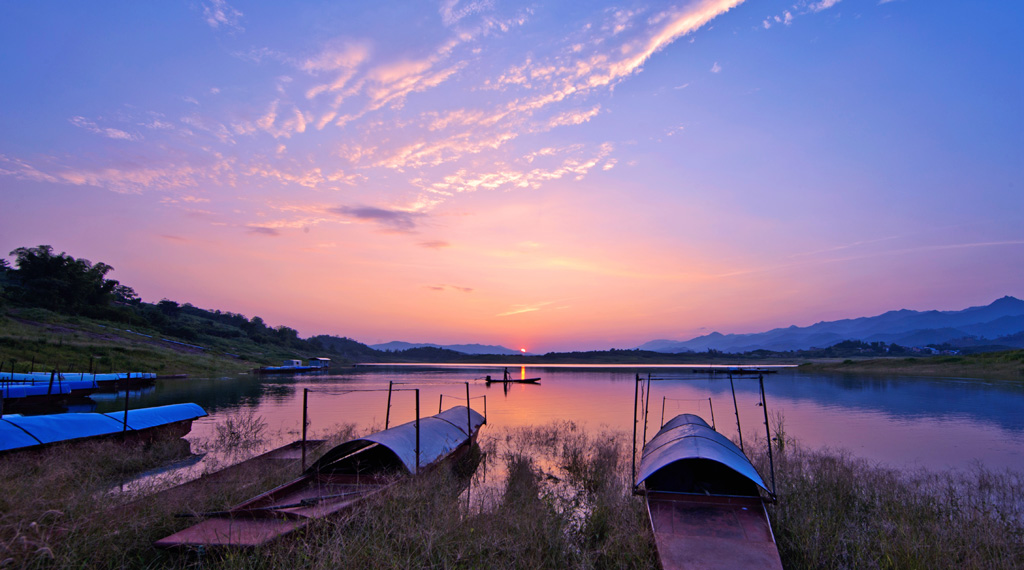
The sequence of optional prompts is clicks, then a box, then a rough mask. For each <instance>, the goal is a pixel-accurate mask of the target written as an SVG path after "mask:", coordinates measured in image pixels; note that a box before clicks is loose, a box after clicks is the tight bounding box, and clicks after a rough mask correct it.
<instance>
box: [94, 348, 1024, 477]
mask: <svg viewBox="0 0 1024 570" xmlns="http://www.w3.org/2000/svg"><path fill="white" fill-rule="evenodd" d="M503 368H504V365H496V366H372V367H371V366H359V367H355V368H351V369H347V370H345V371H344V372H343V373H341V374H334V375H310V376H301V375H300V376H291V377H288V376H273V377H263V378H259V377H255V376H249V375H240V376H238V377H230V378H194V379H173V380H161V381H158V382H157V384H156V385H155V387H154V388H152V389H150V390H148V391H145V390H144V391H140V392H134V391H133V392H132V393H131V401H130V405H131V407H141V406H157V405H163V404H171V403H180V402H195V403H198V404H199V405H201V406H203V408H204V409H206V410H207V412H208V413H209V414H210V416H209V417H207V418H203V419H201V420H198V421H197V422H195V424H194V426H193V434H192V435H191V436H190V439H193V440H194V441H198V440H202V439H204V438H206V439H209V438H211V437H213V435H215V426H216V425H217V423H218V422H219V421H222V420H223V418H225V417H227V416H228V415H229V414H232V413H238V412H239V411H242V410H253V411H254V412H255V413H256V414H258V415H259V416H260V417H262V418H263V419H264V421H266V422H267V428H268V433H269V434H270V436H269V437H268V440H267V442H266V447H267V448H268V449H269V448H270V447H276V446H278V445H282V444H284V443H287V442H288V441H292V440H294V439H297V438H298V437H299V435H300V434H301V422H302V419H301V418H302V395H303V391H304V390H307V389H308V390H309V391H310V394H309V409H308V415H309V421H310V426H309V428H310V433H311V434H317V435H324V434H326V433H327V432H329V431H331V430H332V429H337V427H338V426H345V425H353V426H355V428H356V431H357V432H358V433H366V432H368V431H371V430H379V429H382V428H383V426H384V424H385V421H386V418H387V419H388V421H390V423H391V424H392V425H394V424H396V423H401V422H405V421H411V420H412V419H414V418H415V409H416V408H415V401H414V397H413V395H412V394H411V393H409V392H400V393H396V394H394V395H393V401H392V402H391V408H390V417H388V416H389V411H388V407H387V392H386V389H387V387H388V383H389V382H394V383H396V384H402V387H405V388H409V387H417V388H419V389H420V407H421V415H424V416H425V415H430V414H433V413H435V411H434V408H436V407H437V406H438V404H439V403H443V405H444V406H445V407H448V406H452V405H456V404H462V403H464V402H465V397H466V389H465V384H463V383H464V382H469V383H470V394H471V397H472V398H473V400H472V406H473V407H474V408H475V409H477V410H479V411H481V412H482V411H484V407H485V406H486V411H487V419H488V424H490V425H491V426H494V427H502V428H505V427H523V426H540V425H545V424H549V423H551V422H557V421H565V420H568V421H572V422H576V423H578V424H580V425H582V426H586V427H587V428H588V429H601V428H602V426H605V427H607V428H609V429H612V430H616V431H621V432H624V433H631V431H632V427H633V425H632V422H633V414H632V405H633V396H634V378H635V375H636V374H637V373H642V374H645V375H646V374H647V373H648V372H650V373H651V374H652V375H653V376H654V377H656V378H659V379H660V380H658V381H656V382H653V383H652V393H651V395H650V409H651V418H650V419H651V421H650V425H648V426H647V430H648V433H649V434H653V433H654V432H656V431H657V427H658V426H656V425H654V424H655V423H657V422H659V421H660V419H661V416H662V407H664V416H665V417H666V418H671V417H673V416H674V415H676V414H678V413H680V412H687V411H688V412H692V413H697V414H700V415H702V416H705V417H707V418H708V419H709V421H710V419H711V418H710V417H709V414H710V412H711V406H713V409H714V415H715V421H716V423H717V427H718V429H719V430H720V431H722V432H723V433H724V434H726V435H727V436H730V437H734V436H735V435H736V434H737V432H738V428H737V427H736V415H735V413H734V410H733V408H732V394H731V392H732V387H731V386H730V382H729V379H728V378H727V377H723V376H721V375H718V376H715V377H710V376H707V375H699V374H695V373H693V372H692V371H690V370H689V369H687V367H656V368H642V367H635V366H630V367H563V366H550V367H527V368H529V370H527V369H525V368H521V367H519V366H516V367H509V371H510V373H511V374H512V376H513V377H518V378H526V377H538V376H539V377H542V378H543V380H542V381H541V383H540V384H536V385H532V384H519V383H515V384H512V383H508V384H501V385H500V386H498V385H491V387H488V385H487V384H486V383H485V382H484V381H483V380H482V379H483V378H484V377H485V376H487V375H492V376H494V377H501V375H502V374H503ZM517 369H518V370H517ZM733 384H734V386H735V391H736V401H737V411H738V413H739V419H740V424H741V426H742V427H741V428H740V429H742V430H743V437H744V440H752V439H753V438H754V437H758V438H760V440H761V441H762V442H763V440H764V426H763V423H764V416H763V411H762V410H761V409H760V408H759V407H757V402H758V400H759V396H758V385H757V380H756V379H753V380H751V379H736V380H735V382H734V383H733ZM366 390H377V391H366ZM765 390H766V392H767V400H768V406H769V409H770V411H774V412H779V413H780V414H781V415H782V417H783V418H784V422H785V429H786V431H787V434H788V435H790V436H792V437H794V438H795V439H797V440H798V441H800V442H801V444H803V445H806V446H809V447H825V446H827V447H833V448H846V449H849V450H851V451H852V452H853V453H854V454H855V455H859V456H862V457H866V458H868V459H869V460H874V461H879V462H883V463H886V464H889V465H894V466H900V467H914V466H924V467H929V468H936V469H940V468H946V467H949V466H953V467H969V466H970V465H972V463H973V462H976V461H977V462H981V463H983V464H985V465H986V466H989V467H993V468H1003V467H1012V468H1016V469H1024V414H1021V413H1020V410H1022V409H1024V385H1022V384H1020V383H1010V382H1007V383H1002V382H987V381H980V380H948V379H935V378H898V377H866V376H857V375H808V374H800V373H796V372H793V371H783V372H781V373H779V374H772V375H769V376H766V377H765ZM483 397H486V404H485V402H484V399H483ZM708 398H710V399H711V401H712V403H711V404H709V403H708V401H707V400H708ZM123 406H124V402H123V392H121V393H120V394H119V395H118V396H115V397H113V398H111V399H109V400H101V401H99V402H96V411H114V410H119V409H123ZM311 437H313V435H311Z"/></svg>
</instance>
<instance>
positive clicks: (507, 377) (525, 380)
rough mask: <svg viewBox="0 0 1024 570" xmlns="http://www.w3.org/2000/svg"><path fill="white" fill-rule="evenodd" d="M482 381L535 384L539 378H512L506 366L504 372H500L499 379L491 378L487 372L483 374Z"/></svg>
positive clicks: (489, 382)
mask: <svg viewBox="0 0 1024 570" xmlns="http://www.w3.org/2000/svg"><path fill="white" fill-rule="evenodd" d="M484 382H487V383H488V384H494V383H496V382H501V383H503V384H508V383H518V384H536V383H538V382H540V378H513V377H512V374H510V373H509V371H508V368H506V369H505V371H504V373H502V377H501V380H494V379H493V378H491V375H490V374H488V375H487V376H484Z"/></svg>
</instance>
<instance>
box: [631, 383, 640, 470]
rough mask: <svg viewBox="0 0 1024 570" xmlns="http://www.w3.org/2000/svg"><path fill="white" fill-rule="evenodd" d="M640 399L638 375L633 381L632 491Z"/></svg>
mask: <svg viewBox="0 0 1024 570" xmlns="http://www.w3.org/2000/svg"><path fill="white" fill-rule="evenodd" d="M639 397H640V375H639V374H637V375H636V380H634V381H633V471H632V473H633V489H634V490H636V408H637V404H638V403H639Z"/></svg>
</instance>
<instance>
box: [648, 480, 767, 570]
mask: <svg viewBox="0 0 1024 570" xmlns="http://www.w3.org/2000/svg"><path fill="white" fill-rule="evenodd" d="M647 510H648V513H649V515H650V518H651V526H652V527H653V528H654V538H655V542H656V543H657V546H658V555H659V557H660V558H661V562H662V567H663V568H665V570H675V569H683V568H686V569H697V568H701V569H706V568H720V569H734V568H772V569H779V570H781V569H782V561H781V560H780V559H779V552H778V549H777V548H776V546H775V538H774V536H773V535H772V529H771V526H770V525H769V523H768V515H767V513H766V512H765V509H764V504H763V503H762V502H761V499H760V498H758V497H721V496H701V495H682V494H674V493H658V492H648V494H647Z"/></svg>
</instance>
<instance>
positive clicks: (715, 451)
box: [636, 414, 782, 569]
mask: <svg viewBox="0 0 1024 570" xmlns="http://www.w3.org/2000/svg"><path fill="white" fill-rule="evenodd" d="M636 484H637V486H638V487H639V486H640V485H642V486H643V491H642V493H643V494H644V496H645V497H646V500H647V510H648V514H649V516H650V520H651V526H652V528H653V530H654V538H655V542H656V543H657V547H658V556H659V557H660V558H661V563H662V567H664V568H666V569H676V568H694V569H695V568H721V569H727V568H728V569H732V568H778V569H781V568H782V562H781V560H780V559H779V552H778V548H777V547H776V545H775V536H774V535H773V533H772V528H771V524H770V523H769V521H768V513H767V511H766V510H765V505H764V499H763V498H762V495H761V491H764V493H766V494H767V495H769V496H770V495H771V493H770V491H769V490H768V488H767V487H766V486H765V483H764V481H763V480H762V479H761V476H760V475H759V474H758V472H757V470H756V469H755V468H754V466H753V465H752V464H751V463H750V460H749V459H748V458H747V456H746V455H744V453H743V452H742V451H741V450H740V449H739V448H738V447H737V446H736V445H735V444H733V443H732V442H731V441H730V440H729V439H728V438H726V437H725V436H723V435H722V434H720V433H718V432H717V431H715V430H714V429H712V428H711V426H709V425H708V424H707V422H705V421H704V419H703V418H701V417H700V416H697V415H693V414H680V415H678V416H676V417H674V418H672V419H671V420H669V421H668V422H667V423H666V424H665V425H664V426H663V427H662V428H661V430H659V431H658V433H657V435H655V436H654V438H653V439H651V441H649V442H648V443H647V444H646V445H644V449H643V454H642V457H641V460H640V467H639V472H638V474H637V481H636Z"/></svg>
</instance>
